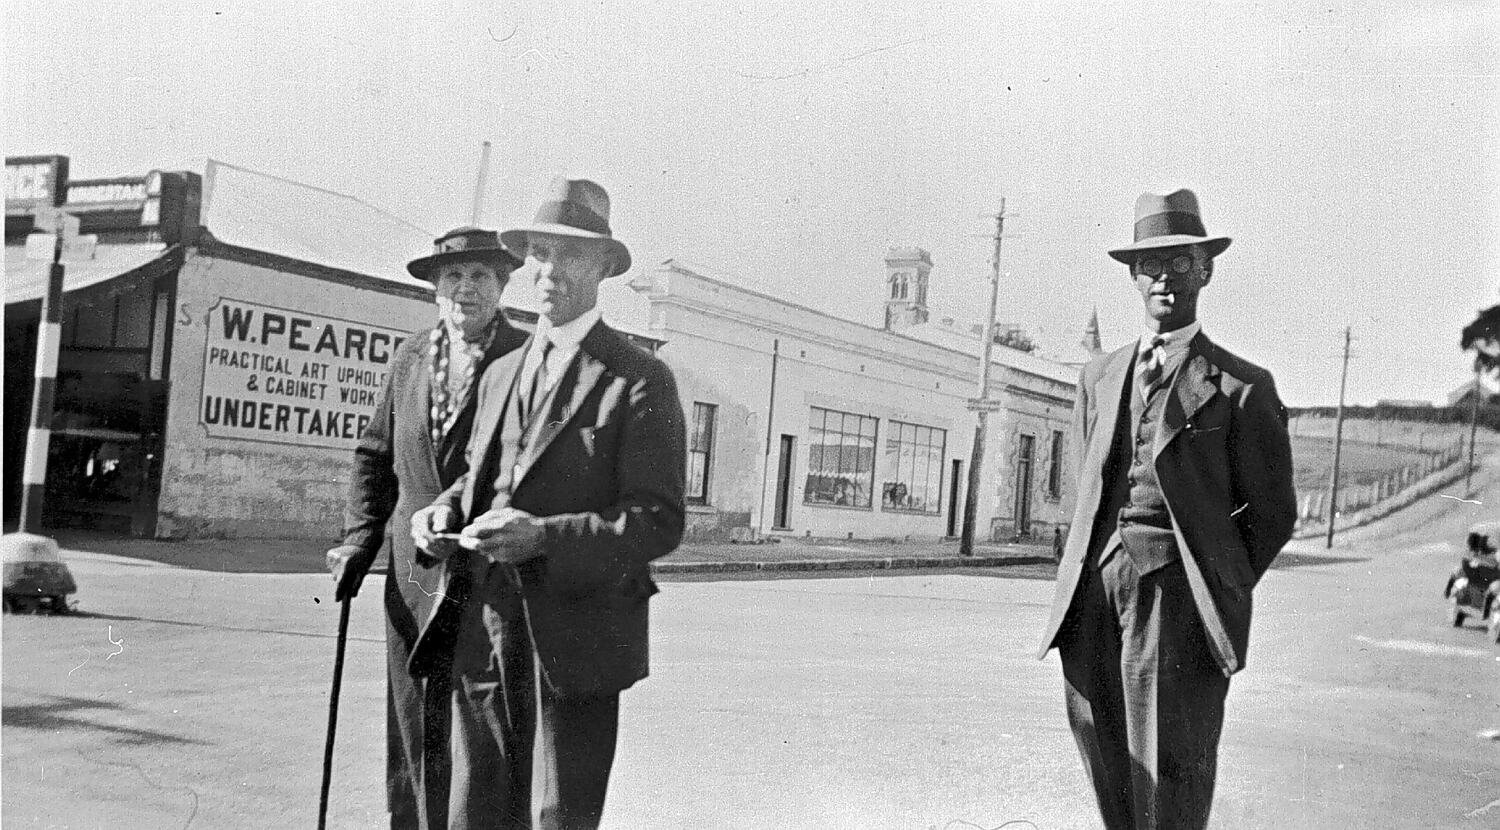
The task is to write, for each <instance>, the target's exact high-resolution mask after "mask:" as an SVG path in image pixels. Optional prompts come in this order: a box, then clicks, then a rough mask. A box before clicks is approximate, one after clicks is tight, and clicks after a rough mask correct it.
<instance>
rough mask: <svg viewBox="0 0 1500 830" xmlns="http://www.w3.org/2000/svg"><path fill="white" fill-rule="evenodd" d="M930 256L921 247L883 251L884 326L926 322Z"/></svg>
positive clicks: (902, 325)
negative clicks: (884, 252)
mask: <svg viewBox="0 0 1500 830" xmlns="http://www.w3.org/2000/svg"><path fill="white" fill-rule="evenodd" d="M931 271H932V257H931V255H929V254H928V253H927V252H926V251H925V250H923V249H921V248H891V249H890V250H888V251H886V254H885V289H886V293H885V328H886V330H887V331H895V330H896V329H901V328H906V327H907V326H914V325H917V324H918V323H925V322H927V275H928V274H929V273H930V272H931Z"/></svg>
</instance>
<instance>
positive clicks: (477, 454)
mask: <svg viewBox="0 0 1500 830" xmlns="http://www.w3.org/2000/svg"><path fill="white" fill-rule="evenodd" d="M530 345H531V339H530V338H527V339H526V342H525V344H524V345H522V346H519V347H517V348H515V349H513V350H512V351H510V352H508V353H506V354H505V356H504V357H502V358H500V360H499V361H497V362H496V364H495V365H496V375H497V376H496V378H495V379H494V381H493V384H494V388H493V389H491V390H489V391H490V394H488V395H486V396H485V406H484V409H483V410H476V411H475V413H474V429H473V432H471V433H470V439H469V440H470V443H471V445H472V446H473V447H474V453H473V455H472V456H471V458H472V459H473V461H474V468H473V470H472V473H473V475H471V476H470V479H469V487H468V492H467V493H466V498H467V499H468V501H469V503H468V504H465V505H464V515H465V516H467V517H468V518H470V519H472V518H474V517H473V515H472V513H473V507H474V502H476V501H478V500H479V499H480V497H481V496H485V494H487V493H488V490H489V487H490V485H491V484H492V483H494V480H495V464H496V463H498V462H499V460H500V459H499V457H498V456H497V454H496V452H495V449H496V445H497V443H498V442H499V440H500V436H501V434H502V433H503V432H504V429H503V427H504V424H503V420H504V418H505V417H506V413H512V412H514V411H515V408H516V407H515V403H514V399H515V397H516V383H517V378H518V377H519V375H520V374H521V366H522V365H524V364H523V361H524V360H525V358H526V351H527V349H528V348H530ZM485 376H486V377H488V376H489V373H488V372H486V373H485ZM490 495H493V494H490Z"/></svg>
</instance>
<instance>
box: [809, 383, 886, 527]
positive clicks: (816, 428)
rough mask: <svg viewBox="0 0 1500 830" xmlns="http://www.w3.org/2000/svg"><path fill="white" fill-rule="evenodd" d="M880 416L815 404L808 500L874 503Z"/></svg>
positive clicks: (846, 504)
mask: <svg viewBox="0 0 1500 830" xmlns="http://www.w3.org/2000/svg"><path fill="white" fill-rule="evenodd" d="M875 426H876V419H874V418H871V417H869V416H867V415H855V414H852V413H849V412H838V411H836V410H832V409H820V408H818V407H816V406H815V407H812V415H811V424H810V425H809V429H808V433H809V436H808V450H807V452H808V459H807V486H806V488H804V491H803V492H804V496H803V498H804V500H805V501H806V502H807V503H808V504H833V505H839V506H841V507H866V508H868V507H870V504H871V498H870V494H871V491H872V490H873V488H874V485H875V438H876V435H875Z"/></svg>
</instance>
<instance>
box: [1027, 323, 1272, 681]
mask: <svg viewBox="0 0 1500 830" xmlns="http://www.w3.org/2000/svg"><path fill="white" fill-rule="evenodd" d="M1135 349H1136V344H1135V343H1134V342H1132V343H1131V344H1129V345H1127V346H1125V347H1123V348H1121V349H1119V350H1118V351H1116V352H1114V353H1112V354H1109V355H1106V356H1104V357H1101V358H1098V359H1096V360H1094V361H1093V362H1091V363H1089V365H1088V366H1086V367H1084V370H1083V375H1082V377H1081V378H1080V379H1079V382H1078V400H1077V402H1076V404H1075V405H1074V408H1073V427H1072V432H1071V434H1070V443H1071V446H1072V448H1073V452H1074V453H1076V454H1077V456H1076V457H1077V459H1078V462H1079V467H1078V470H1079V472H1078V506H1077V509H1076V511H1075V513H1074V514H1073V526H1072V531H1071V532H1070V533H1069V535H1068V544H1067V549H1066V550H1065V551H1064V553H1063V558H1062V563H1061V564H1060V565H1059V566H1058V574H1057V597H1056V600H1055V601H1054V602H1053V605H1052V618H1051V620H1050V621H1049V622H1048V624H1047V629H1046V636H1045V637H1044V638H1043V642H1042V649H1041V654H1040V655H1039V656H1041V655H1045V654H1046V652H1047V650H1048V649H1050V648H1052V647H1053V646H1054V645H1056V640H1057V635H1058V630H1059V629H1060V628H1061V627H1062V625H1063V621H1064V618H1065V617H1066V616H1067V613H1068V609H1069V608H1070V607H1071V605H1072V603H1073V596H1074V593H1075V592H1076V591H1077V588H1078V581H1079V576H1080V574H1081V572H1082V570H1083V568H1084V567H1085V560H1086V559H1087V557H1088V554H1089V551H1090V549H1091V548H1092V547H1093V546H1094V545H1095V544H1096V543H1097V542H1100V541H1101V540H1096V539H1094V538H1092V536H1093V533H1094V528H1095V519H1096V515H1095V514H1096V513H1097V512H1098V510H1099V503H1100V500H1101V498H1102V496H1103V494H1104V492H1105V488H1106V487H1108V485H1109V484H1110V482H1106V481H1104V475H1105V468H1106V464H1107V462H1108V460H1109V453H1110V447H1111V443H1112V441H1113V438H1114V433H1115V427H1116V420H1117V418H1118V415H1119V412H1120V401H1121V396H1122V395H1123V394H1125V393H1126V391H1127V387H1126V384H1127V383H1131V382H1133V379H1132V378H1131V377H1129V375H1130V366H1131V365H1132V357H1133V355H1134V353H1135ZM1167 394H1168V395H1169V397H1168V399H1167V402H1166V407H1165V410H1164V411H1163V414H1162V419H1161V422H1160V424H1159V425H1158V426H1157V432H1156V437H1155V442H1154V445H1153V449H1154V452H1155V464H1156V473H1157V477H1158V478H1159V480H1160V483H1161V489H1162V494H1163V495H1164V496H1165V498H1166V502H1167V510H1168V512H1169V513H1170V514H1171V516H1172V529H1173V531H1174V533H1175V534H1176V536H1177V546H1178V549H1179V551H1180V552H1181V554H1182V559H1183V565H1184V567H1185V569H1186V571H1187V578H1188V584H1189V586H1190V587H1191V589H1192V592H1193V601H1194V604H1195V605H1196V606H1197V608H1198V613H1199V615H1200V616H1201V618H1202V620H1203V625H1204V629H1205V631H1206V632H1207V635H1208V643H1209V648H1210V649H1211V650H1212V651H1213V656H1214V659H1215V660H1216V661H1217V662H1218V664H1219V667H1220V668H1221V669H1222V670H1223V671H1224V674H1225V675H1231V674H1233V673H1234V672H1236V671H1239V670H1240V669H1241V668H1243V667H1244V665H1245V651H1246V647H1247V645H1248V643H1249V636H1250V592H1251V589H1252V588H1253V587H1254V586H1255V583H1256V582H1257V581H1258V580H1259V579H1260V576H1261V574H1263V573H1265V571H1266V569H1267V568H1268V567H1270V565H1271V560H1272V559H1274V558H1275V557H1276V554H1277V553H1279V552H1280V551H1281V548H1282V546H1283V545H1285V544H1286V542H1287V540H1288V539H1290V538H1291V535H1292V526H1293V524H1294V523H1295V522H1296V519H1297V497H1296V492H1295V490H1294V488H1293V483H1292V450H1291V441H1290V439H1289V438H1288V437H1287V431H1286V409H1285V408H1284V407H1283V406H1282V405H1281V400H1280V399H1279V398H1278V397H1277V396H1276V385H1275V383H1274V382H1273V381H1272V379H1271V375H1270V373H1269V372H1267V371H1266V370H1264V369H1262V368H1260V367H1259V366H1256V365H1254V364H1252V363H1250V362H1249V361H1246V360H1243V359H1241V358H1238V357H1236V356H1234V355H1232V354H1230V353H1229V352H1227V351H1225V350H1223V349H1221V348H1219V347H1218V346H1215V345H1214V344H1213V343H1212V342H1211V341H1210V340H1209V339H1208V338H1207V337H1205V336H1204V335H1202V334H1199V335H1198V336H1197V337H1194V338H1193V340H1192V342H1191V343H1189V344H1188V353H1187V355H1186V357H1185V358H1184V360H1183V363H1182V365H1181V367H1180V368H1179V369H1178V371H1177V373H1176V374H1175V375H1174V377H1173V380H1172V386H1171V388H1170V390H1169V391H1168V393H1167ZM1100 527H1101V528H1102V529H1101V532H1104V533H1109V532H1111V531H1112V529H1113V525H1112V524H1110V523H1108V522H1102V523H1100Z"/></svg>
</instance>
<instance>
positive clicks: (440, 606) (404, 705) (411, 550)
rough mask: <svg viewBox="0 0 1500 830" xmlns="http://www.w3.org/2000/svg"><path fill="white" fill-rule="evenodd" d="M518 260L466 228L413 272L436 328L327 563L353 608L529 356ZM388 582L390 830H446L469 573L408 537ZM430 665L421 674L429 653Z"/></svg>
mask: <svg viewBox="0 0 1500 830" xmlns="http://www.w3.org/2000/svg"><path fill="white" fill-rule="evenodd" d="M520 264H521V263H520V260H518V259H517V258H516V257H515V256H513V255H512V254H511V253H510V252H508V251H506V250H505V249H504V248H503V247H502V246H501V244H500V240H499V237H498V235H497V234H496V233H495V232H494V231H487V230H481V229H479V228H469V227H465V228H457V229H455V230H452V231H449V232H448V233H446V234H444V235H443V236H442V237H439V238H438V239H437V240H436V241H435V244H434V250H433V253H432V255H430V256H425V257H421V258H419V259H416V260H413V261H412V262H411V263H410V264H408V265H407V270H408V271H410V272H411V274H412V275H413V276H415V277H418V278H421V279H425V280H429V281H431V282H432V284H433V286H434V288H435V289H436V294H435V298H434V299H435V301H436V304H437V312H438V314H437V316H438V321H437V323H436V325H434V326H433V327H431V328H425V329H420V330H418V331H416V332H413V333H412V334H411V335H410V336H408V337H407V338H406V339H405V340H404V341H403V342H402V343H401V346H400V348H399V349H397V351H396V353H395V356H394V357H393V358H392V360H391V366H390V373H389V375H388V376H387V378H386V383H385V388H384V390H383V392H382V393H381V397H380V401H379V403H377V404H376V408H375V413H374V416H373V418H372V419H371V421H370V425H369V426H368V427H367V428H366V429H365V432H364V434H363V435H362V436H361V438H360V442H359V446H358V447H357V448H356V449H355V451H354V471H353V474H352V475H351V476H350V482H349V500H348V506H347V508H346V510H345V514H344V541H343V544H342V545H340V546H338V547H336V548H334V549H332V550H330V551H328V555H327V559H328V567H329V570H331V571H332V572H333V577H334V580H335V582H336V583H337V586H338V587H337V590H336V593H335V596H336V598H337V599H339V600H343V599H344V598H345V597H353V596H354V595H355V594H356V593H358V591H359V585H360V582H361V581H362V580H363V579H364V576H365V573H366V572H368V571H369V569H370V565H371V564H372V563H373V562H374V561H375V557H376V554H377V553H378V552H379V551H380V547H381V545H383V544H384V542H385V537H386V525H387V523H388V522H390V521H392V520H394V521H395V522H396V523H397V525H396V526H397V527H398V528H403V529H404V528H405V527H407V525H408V524H410V521H411V514H412V513H413V512H415V511H416V510H417V509H419V508H421V507H425V506H427V505H428V504H431V503H432V500H433V498H435V497H436V496H437V495H438V494H439V493H441V492H443V490H444V489H446V488H447V487H448V486H449V485H450V484H452V483H453V482H454V481H455V480H457V479H458V478H459V476H461V475H462V474H463V473H464V471H465V470H466V468H467V466H466V462H465V457H464V449H465V447H466V446H467V445H468V443H469V433H470V431H471V430H472V427H473V418H474V405H473V398H474V396H473V394H472V392H473V389H474V386H475V384H476V383H477V381H478V379H479V378H480V377H481V376H482V375H483V374H484V370H485V367H487V366H488V365H489V364H490V363H492V362H493V361H494V360H495V359H496V358H498V357H500V356H501V355H504V354H506V353H507V352H510V351H512V350H514V349H516V348H518V347H519V346H521V344H523V343H525V342H526V334H525V332H522V331H518V330H517V329H515V328H512V327H511V326H510V324H509V323H507V322H506V320H505V316H504V315H503V314H501V313H500V294H501V292H502V291H504V289H505V285H506V283H507V282H508V281H509V280H510V274H511V271H513V270H514V269H515V268H516V267H517V266H518V265H520ZM390 560H391V562H390V573H389V576H388V578H387V579H386V582H385V609H386V642H387V646H388V648H387V654H388V659H387V678H388V685H387V695H386V715H387V718H386V729H387V742H386V754H387V758H386V784H387V809H388V810H389V811H390V816H391V827H392V828H419V829H420V830H439V829H440V828H445V827H447V826H448V816H447V814H448V790H449V780H450V773H451V767H452V765H451V761H450V760H449V750H448V736H449V731H450V730H449V721H450V714H449V708H450V691H451V688H452V679H451V657H452V651H453V648H452V640H453V634H454V632H455V631H456V630H457V619H458V613H457V612H458V609H459V606H460V604H461V603H462V602H463V599H464V598H465V596H467V593H468V573H467V572H466V570H464V569H463V566H464V565H465V564H466V562H467V560H463V561H460V560H462V557H458V558H455V560H454V561H453V562H451V563H444V564H443V565H442V566H441V567H435V566H434V565H435V563H434V560H432V559H430V558H427V557H424V556H421V555H420V554H419V552H418V551H417V550H416V548H415V547H414V546H413V544H412V541H411V537H410V535H409V534H407V533H405V532H401V533H397V534H394V536H393V541H392V544H391V554H390ZM419 640H421V641H422V649H421V651H422V654H424V655H427V656H432V655H436V656H437V659H427V660H425V661H423V663H422V664H413V663H412V661H411V659H410V658H411V655H412V653H413V651H414V650H415V649H416V646H417V643H418V641H419Z"/></svg>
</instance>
